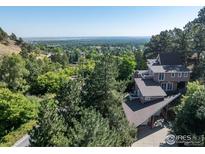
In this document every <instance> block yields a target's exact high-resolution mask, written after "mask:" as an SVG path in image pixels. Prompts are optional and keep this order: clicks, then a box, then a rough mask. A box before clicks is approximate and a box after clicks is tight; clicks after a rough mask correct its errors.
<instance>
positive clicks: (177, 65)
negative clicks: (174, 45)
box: [134, 53, 190, 103]
mask: <svg viewBox="0 0 205 154" xmlns="http://www.w3.org/2000/svg"><path fill="white" fill-rule="evenodd" d="M147 61H148V62H147V66H148V70H139V71H137V72H136V73H135V78H134V80H135V93H136V94H137V95H138V97H139V98H140V100H141V102H142V103H145V102H148V101H152V100H156V99H163V98H164V97H165V96H167V95H169V94H173V93H178V92H181V91H183V90H185V88H186V84H187V82H188V81H189V78H190V70H189V69H188V68H186V67H185V66H184V65H183V63H182V61H181V59H180V56H179V54H177V53H163V54H159V55H158V57H157V58H156V59H148V60H147Z"/></svg>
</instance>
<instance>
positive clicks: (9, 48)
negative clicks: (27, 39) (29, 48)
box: [0, 40, 21, 56]
mask: <svg viewBox="0 0 205 154" xmlns="http://www.w3.org/2000/svg"><path fill="white" fill-rule="evenodd" d="M20 51H21V48H20V47H19V46H17V45H15V41H12V40H9V43H8V45H5V44H3V43H0V56H3V55H9V54H12V53H17V54H18V53H19V52H20Z"/></svg>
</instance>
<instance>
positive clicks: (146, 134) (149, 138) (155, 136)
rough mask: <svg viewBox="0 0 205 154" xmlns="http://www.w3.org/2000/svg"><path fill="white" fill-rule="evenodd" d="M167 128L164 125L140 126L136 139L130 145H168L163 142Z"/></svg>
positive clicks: (167, 131) (167, 132)
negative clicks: (153, 126)
mask: <svg viewBox="0 0 205 154" xmlns="http://www.w3.org/2000/svg"><path fill="white" fill-rule="evenodd" d="M169 130H170V129H169V128H167V127H165V126H163V127H160V126H158V127H155V128H153V129H151V128H150V127H148V126H140V127H139V129H138V140H137V141H136V142H134V143H133V144H132V147H170V145H168V144H166V143H165V138H166V136H167V135H168V134H169ZM172 146H176V145H172Z"/></svg>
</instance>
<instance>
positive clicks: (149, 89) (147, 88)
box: [134, 78, 167, 97]
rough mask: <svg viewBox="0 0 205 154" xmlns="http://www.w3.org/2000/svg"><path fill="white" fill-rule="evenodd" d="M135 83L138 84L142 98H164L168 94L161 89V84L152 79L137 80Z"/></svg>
mask: <svg viewBox="0 0 205 154" xmlns="http://www.w3.org/2000/svg"><path fill="white" fill-rule="evenodd" d="M134 80H135V83H136V84H137V86H138V88H139V90H140V92H141V94H142V96H145V97H154V96H157V97H164V96H166V95H167V94H166V93H165V92H164V90H163V89H162V88H161V87H160V85H159V84H157V83H156V82H154V81H153V80H150V79H142V78H135V79H134Z"/></svg>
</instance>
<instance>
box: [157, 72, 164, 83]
mask: <svg viewBox="0 0 205 154" xmlns="http://www.w3.org/2000/svg"><path fill="white" fill-rule="evenodd" d="M160 74H163V76H164V78H163V79H162V80H161V79H160ZM164 79H165V73H159V76H158V80H159V81H164Z"/></svg>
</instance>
